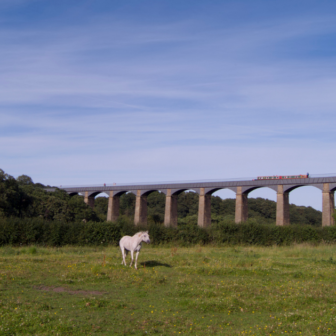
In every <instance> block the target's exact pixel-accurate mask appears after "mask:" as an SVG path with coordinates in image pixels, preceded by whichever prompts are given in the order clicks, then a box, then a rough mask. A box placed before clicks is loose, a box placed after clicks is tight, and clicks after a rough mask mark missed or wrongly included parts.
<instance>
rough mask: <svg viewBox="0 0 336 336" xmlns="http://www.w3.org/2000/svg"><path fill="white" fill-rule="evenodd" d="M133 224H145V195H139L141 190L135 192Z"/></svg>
mask: <svg viewBox="0 0 336 336" xmlns="http://www.w3.org/2000/svg"><path fill="white" fill-rule="evenodd" d="M134 224H135V225H138V224H147V196H146V195H141V190H137V194H136V200H135V215H134Z"/></svg>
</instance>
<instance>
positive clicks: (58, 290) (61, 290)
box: [33, 285, 107, 295]
mask: <svg viewBox="0 0 336 336" xmlns="http://www.w3.org/2000/svg"><path fill="white" fill-rule="evenodd" d="M33 288H34V289H37V290H40V291H48V292H55V293H69V294H74V295H103V294H107V292H99V291H86V290H81V289H79V290H71V289H67V288H64V287H50V286H43V285H41V286H34V287H33Z"/></svg>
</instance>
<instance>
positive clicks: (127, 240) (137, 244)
mask: <svg viewBox="0 0 336 336" xmlns="http://www.w3.org/2000/svg"><path fill="white" fill-rule="evenodd" d="M142 242H145V243H147V244H149V243H150V240H149V235H148V231H145V232H138V233H136V234H135V235H134V236H133V237H131V236H124V237H122V238H121V239H120V241H119V246H120V249H121V253H122V257H123V260H122V262H121V264H122V265H123V264H124V265H125V266H127V265H126V260H125V258H126V255H127V252H128V251H131V257H132V261H131V264H130V267H132V263H133V254H134V251H136V256H135V265H134V268H135V269H137V268H138V267H137V261H138V255H139V252H140V250H141V243H142Z"/></svg>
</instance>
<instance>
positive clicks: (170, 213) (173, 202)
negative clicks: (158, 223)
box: [164, 189, 177, 227]
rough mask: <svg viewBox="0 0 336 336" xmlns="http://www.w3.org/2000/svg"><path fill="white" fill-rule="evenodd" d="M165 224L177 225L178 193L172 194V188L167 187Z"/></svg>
mask: <svg viewBox="0 0 336 336" xmlns="http://www.w3.org/2000/svg"><path fill="white" fill-rule="evenodd" d="M164 225H165V226H172V227H177V195H172V194H171V189H167V195H166V207H165V216H164Z"/></svg>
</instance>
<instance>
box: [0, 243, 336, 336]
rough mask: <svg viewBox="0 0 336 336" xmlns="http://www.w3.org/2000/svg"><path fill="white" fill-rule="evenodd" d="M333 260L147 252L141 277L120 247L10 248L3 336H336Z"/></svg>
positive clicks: (1, 265) (316, 255)
mask: <svg viewBox="0 0 336 336" xmlns="http://www.w3.org/2000/svg"><path fill="white" fill-rule="evenodd" d="M104 256H106V259H105V266H104V265H103V261H104ZM332 258H336V246H323V245H320V246H316V247H313V246H304V245H298V246H291V247H269V248H261V247H223V248H215V247H194V248H151V247H150V246H145V247H144V248H143V250H142V252H141V253H140V258H139V261H140V263H141V266H140V268H139V270H138V271H136V270H134V269H130V268H129V267H123V266H121V265H120V262H121V258H120V253H119V251H118V249H117V248H115V247H108V248H100V249H94V248H88V247H84V248H81V247H64V248H59V249H56V248H37V249H35V248H34V247H30V248H27V247H26V248H11V247H3V248H0V319H1V323H0V335H28V334H34V335H90V334H101V335H133V334H134V335H148V334H157V335H178V334H192V335H269V334H273V335H279V334H282V333H283V334H292V335H293V334H294V335H327V334H334V332H335V330H336V320H335V317H334V316H335V312H336V272H335V270H336V262H334V260H333V259H332ZM144 262H145V263H146V264H145V266H144ZM41 286H44V287H41ZM53 287H62V289H61V290H65V291H63V292H55V291H53V290H47V289H52V288H53ZM38 288H40V289H38ZM41 288H42V289H43V290H41ZM76 290H82V291H83V290H85V291H101V292H104V293H103V294H99V293H89V292H87V293H85V292H75V291H76ZM67 291H70V292H67Z"/></svg>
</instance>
